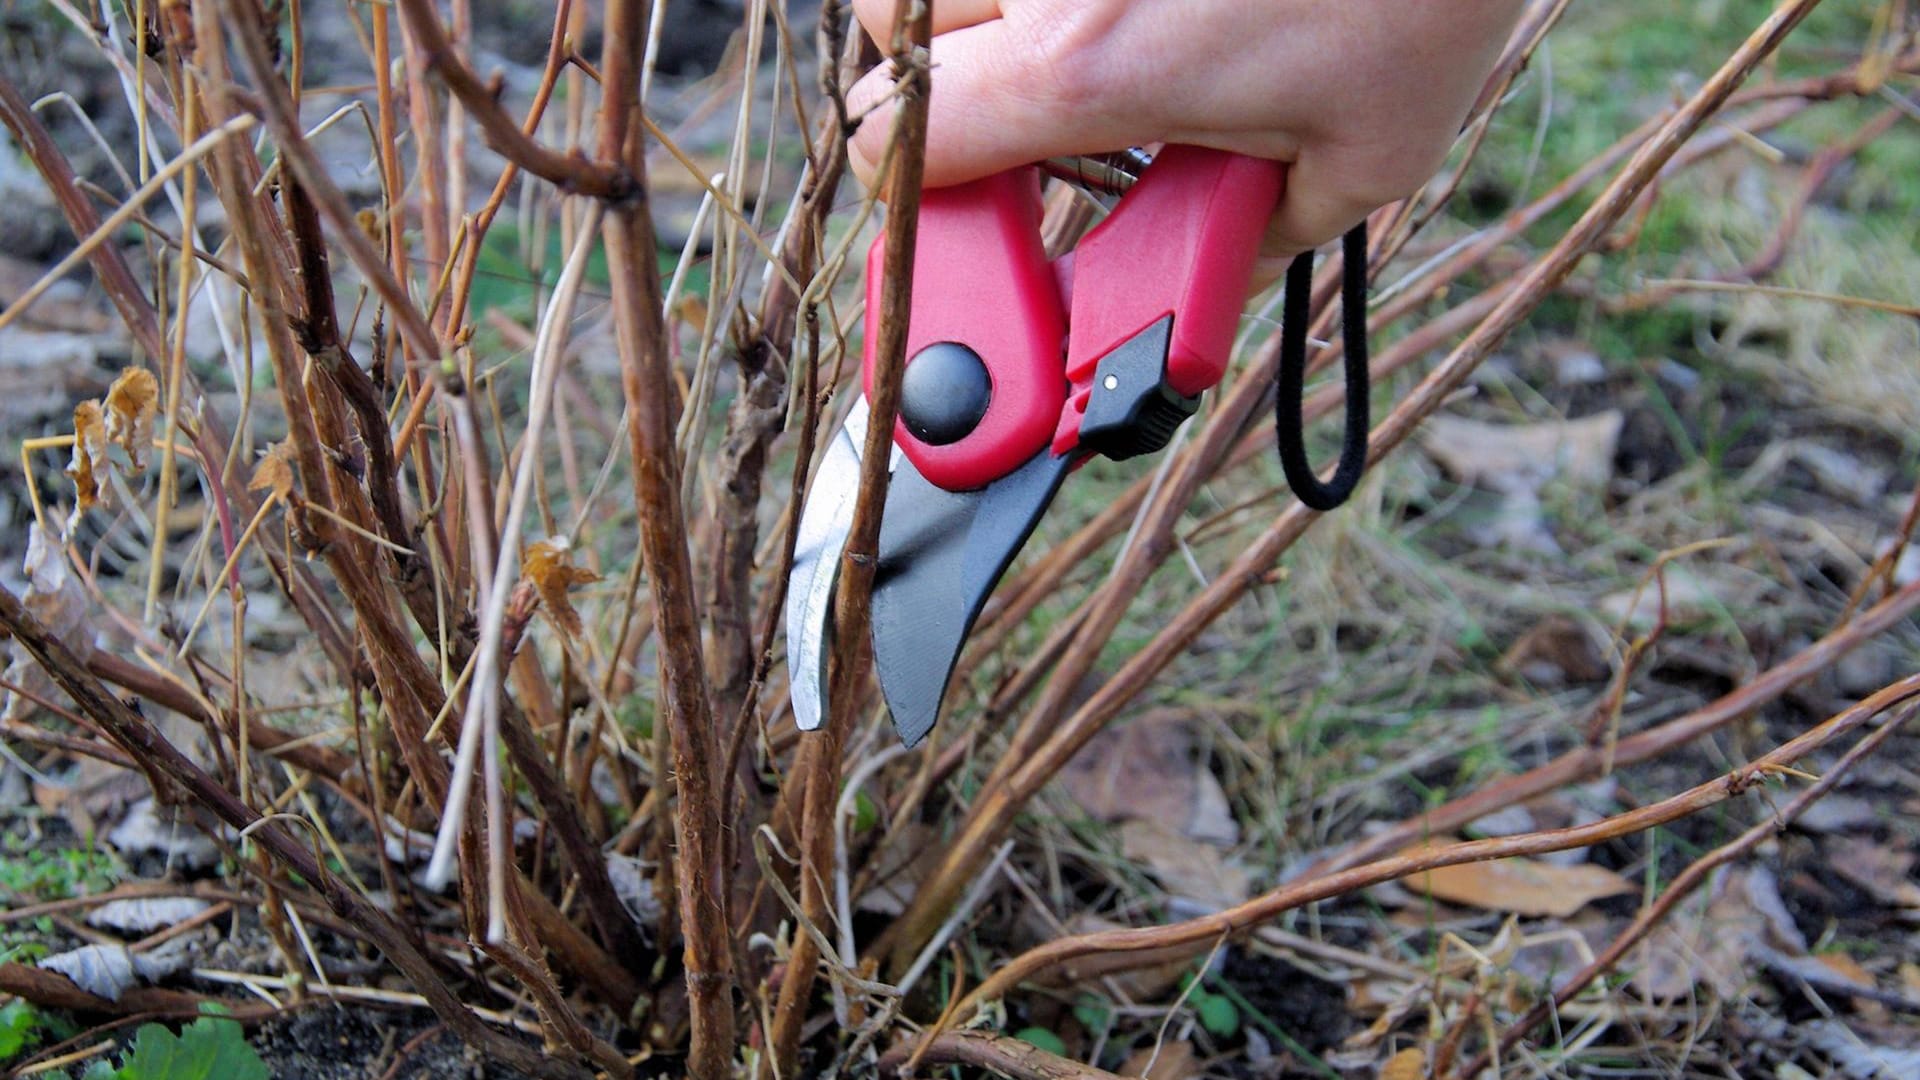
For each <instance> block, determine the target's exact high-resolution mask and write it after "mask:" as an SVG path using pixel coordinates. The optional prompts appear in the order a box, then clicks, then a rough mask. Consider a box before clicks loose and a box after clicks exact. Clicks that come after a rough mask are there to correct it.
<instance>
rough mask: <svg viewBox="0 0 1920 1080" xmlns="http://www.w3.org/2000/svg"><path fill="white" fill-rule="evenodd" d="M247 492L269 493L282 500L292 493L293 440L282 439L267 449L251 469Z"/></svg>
mask: <svg viewBox="0 0 1920 1080" xmlns="http://www.w3.org/2000/svg"><path fill="white" fill-rule="evenodd" d="M247 490H248V491H271V492H273V493H274V494H275V495H277V496H279V497H280V498H282V499H284V498H286V497H287V496H288V495H290V494H292V493H293V440H291V439H282V440H281V441H279V442H277V443H274V444H273V445H272V446H269V447H267V452H266V453H265V454H263V455H261V457H260V463H259V464H258V465H255V466H254V467H253V479H251V480H249V481H247Z"/></svg>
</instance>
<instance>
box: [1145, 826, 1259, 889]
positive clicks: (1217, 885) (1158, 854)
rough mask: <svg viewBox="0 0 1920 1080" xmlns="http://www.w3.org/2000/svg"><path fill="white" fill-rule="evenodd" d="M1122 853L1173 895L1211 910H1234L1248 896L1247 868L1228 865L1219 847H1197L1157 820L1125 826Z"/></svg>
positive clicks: (1199, 845)
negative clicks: (1228, 908) (1230, 908)
mask: <svg viewBox="0 0 1920 1080" xmlns="http://www.w3.org/2000/svg"><path fill="white" fill-rule="evenodd" d="M1120 852H1121V854H1123V855H1125V856H1126V857H1127V858H1129V859H1131V860H1133V861H1134V862H1138V863H1144V864H1145V865H1146V868H1147V869H1148V870H1149V871H1151V872H1152V873H1153V876H1154V877H1156V878H1159V879H1160V884H1161V885H1162V886H1164V887H1165V888H1166V890H1167V891H1168V892H1169V893H1173V894H1174V895H1176V896H1184V897H1186V898H1187V899H1189V900H1194V901H1198V902H1199V903H1200V904H1202V905H1203V906H1205V907H1207V908H1208V909H1210V910H1216V911H1217V910H1219V909H1220V908H1227V907H1232V906H1233V905H1235V904H1238V903H1240V902H1241V901H1242V900H1245V899H1246V898H1247V896H1248V892H1249V889H1248V881H1247V872H1246V870H1245V869H1243V868H1241V867H1239V866H1237V865H1234V864H1233V863H1230V862H1228V861H1227V859H1226V857H1225V856H1223V855H1221V854H1220V849H1219V848H1216V847H1212V846H1210V845H1207V844H1196V843H1194V842H1193V841H1192V840H1189V839H1187V838H1186V837H1185V836H1182V835H1181V834H1179V833H1177V832H1175V831H1173V830H1172V829H1170V828H1168V827H1167V826H1165V825H1162V824H1161V823H1159V822H1157V821H1129V822H1127V823H1126V824H1125V825H1122V826H1121V827H1120Z"/></svg>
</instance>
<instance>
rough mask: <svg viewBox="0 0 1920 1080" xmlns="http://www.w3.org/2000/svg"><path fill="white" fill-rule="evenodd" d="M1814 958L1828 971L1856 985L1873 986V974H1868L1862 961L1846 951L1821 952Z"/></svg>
mask: <svg viewBox="0 0 1920 1080" xmlns="http://www.w3.org/2000/svg"><path fill="white" fill-rule="evenodd" d="M1814 959H1815V960H1818V961H1819V962H1820V965H1821V966H1822V967H1824V968H1826V969H1827V970H1828V971H1831V972H1833V973H1834V974H1835V975H1838V976H1840V978H1842V979H1843V980H1845V981H1847V982H1850V983H1852V984H1853V985H1855V986H1867V987H1871V986H1872V985H1873V976H1872V975H1869V974H1867V969H1866V968H1863V967H1861V966H1860V961H1858V960H1855V959H1854V958H1853V957H1851V956H1848V955H1847V954H1846V953H1821V954H1819V955H1818V956H1815V957H1814Z"/></svg>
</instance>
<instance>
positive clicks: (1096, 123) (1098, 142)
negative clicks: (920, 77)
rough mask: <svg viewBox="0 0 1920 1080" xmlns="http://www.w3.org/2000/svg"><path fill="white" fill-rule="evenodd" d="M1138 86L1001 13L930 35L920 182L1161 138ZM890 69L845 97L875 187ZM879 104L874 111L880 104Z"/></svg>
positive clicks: (887, 121)
mask: <svg viewBox="0 0 1920 1080" xmlns="http://www.w3.org/2000/svg"><path fill="white" fill-rule="evenodd" d="M1139 85H1141V84H1139V83H1133V84H1131V85H1130V84H1129V81H1128V78H1127V74H1126V72H1125V71H1124V70H1119V69H1117V68H1116V67H1115V66H1113V65H1105V64H1102V63H1101V62H1100V61H1099V59H1098V58H1097V57H1094V56H1091V55H1084V56H1075V57H1073V58H1070V59H1068V58H1063V57H1061V56H1058V55H1055V54H1053V53H1051V52H1050V51H1049V50H1048V48H1047V47H1046V46H1045V44H1044V43H1042V42H1036V41H1034V40H1033V39H1032V38H1030V37H1027V36H1025V35H1023V34H1021V33H1020V32H1018V31H1015V30H1014V29H1012V28H1011V24H1010V23H1009V22H1008V21H1007V20H1004V19H994V20H991V21H989V22H984V23H980V24H978V25H975V26H969V27H964V28H962V29H959V30H955V31H953V32H952V33H948V34H942V35H941V36H939V37H937V38H935V39H934V41H933V89H932V101H931V103H930V108H931V112H930V114H929V117H928V121H927V158H926V175H925V178H924V183H925V184H926V185H927V186H928V187H941V186H945V185H948V184H958V183H962V182H964V181H967V180H974V179H978V178H979V177H982V176H986V175H988V174H990V173H995V172H1000V171H1001V170H1003V169H1010V168H1013V167H1014V166H1017V165H1025V164H1028V163H1031V162H1035V161H1040V160H1042V159H1045V158H1049V157H1056V156H1059V155H1062V154H1086V153H1095V152H1099V151H1106V150H1115V149H1120V148H1123V147H1127V146H1134V145H1139V144H1143V143H1148V142H1155V141H1158V138H1159V136H1158V134H1157V133H1156V132H1155V131H1153V130H1150V129H1148V128H1147V127H1146V126H1145V123H1144V121H1143V119H1142V117H1143V112H1142V110H1140V109H1138V108H1135V107H1134V104H1133V97H1135V96H1137V95H1136V93H1135V91H1136V89H1137V87H1138V86H1139ZM892 90H893V74H892V71H891V68H890V67H889V66H887V65H882V66H881V67H879V68H876V69H874V70H873V71H870V72H868V73H867V74H866V76H865V77H864V78H862V79H861V80H860V81H859V82H858V83H855V84H854V86H853V89H852V90H851V91H850V92H849V94H848V105H849V106H850V107H851V108H852V109H853V110H854V111H855V113H856V115H858V114H859V113H860V112H861V111H862V110H863V109H865V108H870V107H871V108H873V112H872V113H871V114H870V115H868V116H867V117H866V119H864V120H863V121H862V122H861V125H860V130H859V131H857V132H855V133H854V137H853V141H852V143H851V144H850V145H849V147H848V149H849V151H850V154H851V161H852V165H853V168H854V171H855V172H856V173H857V174H858V175H859V176H860V179H861V180H862V181H863V182H865V183H867V184H869V185H871V184H872V183H873V179H874V171H875V169H876V168H877V167H878V164H879V161H880V157H881V155H882V153H883V152H884V151H885V150H886V145H887V138H888V131H889V129H890V128H891V126H892V119H893V115H894V112H895V110H896V109H897V108H898V101H897V99H894V100H889V99H888V95H889V94H891V93H892ZM876 106H877V107H876Z"/></svg>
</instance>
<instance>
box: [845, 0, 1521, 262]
mask: <svg viewBox="0 0 1920 1080" xmlns="http://www.w3.org/2000/svg"><path fill="white" fill-rule="evenodd" d="M1522 3H1523V0H934V2H933V35H934V37H933V44H932V56H933V100H932V105H931V115H930V119H929V121H928V132H927V161H926V183H927V184H929V185H934V186H939V185H946V184H956V183H960V182H963V181H966V180H970V179H974V178H976V177H980V176H984V175H987V174H988V173H993V172H998V171H1000V170H1002V169H1008V168H1012V167H1014V166H1016V165H1021V164H1026V163H1028V162H1034V161H1039V160H1042V159H1045V158H1049V157H1057V156H1060V155H1064V154H1086V153H1098V152H1103V151H1110V150H1117V149H1123V148H1126V147H1130V146H1150V145H1153V144H1156V143H1189V144H1194V145H1199V146H1209V147H1214V148H1216V149H1221V150H1230V151H1235V152H1238V153H1242V154H1248V155H1251V156H1254V157H1263V158H1270V159H1274V160H1278V161H1285V162H1288V163H1289V164H1290V166H1291V167H1290V168H1289V170H1288V176H1287V189H1286V193H1285V194H1284V195H1283V196H1282V198H1281V201H1280V206H1279V208H1278V210H1277V211H1276V212H1275V216H1274V219H1273V223H1272V225H1271V226H1270V228H1269V230H1268V235H1267V239H1266V243H1265V244H1264V245H1263V248H1262V252H1261V253H1262V256H1263V260H1264V265H1263V267H1262V270H1263V271H1264V272H1265V274H1264V275H1263V276H1265V275H1276V274H1277V273H1278V272H1279V270H1280V269H1281V268H1283V267H1284V265H1285V260H1287V259H1290V258H1291V257H1292V256H1294V255H1296V254H1298V253H1300V252H1302V251H1306V250H1308V249H1311V248H1314V247H1318V246H1319V245H1321V244H1323V243H1326V242H1327V241H1329V240H1332V239H1333V238H1335V237H1337V236H1339V235H1340V234H1341V233H1343V232H1345V231H1346V230H1347V229H1349V228H1351V227H1352V226H1354V225H1355V224H1358V223H1359V222H1360V221H1361V220H1362V219H1363V218H1365V217H1366V215H1367V214H1368V213H1369V212H1371V211H1372V210H1373V209H1374V208H1376V207H1379V206H1381V205H1384V204H1386V203H1388V202H1392V201H1393V200H1395V199H1398V198H1401V197H1403V196H1406V195H1409V194H1411V193H1413V192H1414V191H1416V190H1418V189H1419V187H1420V185H1422V184H1424V183H1426V181H1427V179H1428V178H1429V177H1431V176H1432V175H1433V173H1434V172H1435V171H1436V170H1438V169H1439V167H1440V165H1441V163H1442V162H1443V161H1444V160H1445V159H1446V155H1447V150H1448V148H1449V147H1450V146H1451V145H1452V143H1453V139H1454V136H1455V135H1456V134H1458V132H1459V130H1460V126H1461V124H1462V123H1463V122H1464V121H1465V119H1466V116H1467V111H1468V110H1469V109H1470V108H1471V107H1472V105H1473V102H1474V99H1475V96H1476V95H1477V94H1478V93H1479V92H1480V90H1481V87H1482V84H1483V83H1484V82H1485V80H1486V77H1487V73H1488V71H1489V69H1491V68H1492V66H1493V64H1494V62H1495V60H1496V59H1497V58H1498V57H1499V55H1500V49H1501V46H1502V45H1503V44H1504V43H1505V41H1506V38H1507V35H1508V34H1509V33H1510V32H1511V31H1512V28H1513V24H1514V21H1515V19H1516V18H1517V17H1518V14H1519V11H1520V8H1521V6H1522ZM853 7H854V13H855V15H856V16H857V17H858V18H859V20H860V23H861V25H862V26H864V27H865V28H866V29H867V32H868V34H870V35H871V36H872V37H873V38H874V39H875V40H876V41H879V42H881V44H882V46H883V47H884V46H885V45H886V44H887V43H888V42H889V41H890V40H891V39H892V25H893V17H894V11H895V0H854V3H853ZM892 85H893V84H892V74H891V71H890V68H889V66H888V65H884V64H883V65H881V66H880V67H878V68H876V69H875V70H874V71H872V72H869V73H868V74H867V76H866V77H865V78H863V79H861V80H860V82H859V83H858V84H856V85H855V86H854V87H853V89H852V91H851V93H850V97H849V105H851V106H852V107H853V108H854V109H855V110H856V113H857V111H860V110H864V109H866V108H869V107H873V106H875V105H876V104H877V105H878V108H877V110H876V111H875V112H874V113H873V114H872V115H870V116H869V117H868V118H867V119H866V121H865V122H864V123H863V124H862V125H861V127H860V130H859V132H858V133H857V134H856V135H855V137H854V139H853V144H852V148H851V149H852V164H853V167H854V170H855V172H856V173H858V174H859V176H860V177H861V179H862V180H863V181H864V182H866V183H869V184H871V183H872V182H873V172H874V170H875V168H876V165H877V163H878V161H879V159H880V156H881V154H882V153H883V152H884V150H885V147H886V141H887V131H888V127H889V121H890V119H891V112H892V109H893V108H894V107H895V106H894V104H893V103H892V102H888V101H883V100H882V99H884V98H886V96H887V94H888V93H889V91H890V90H891V89H892Z"/></svg>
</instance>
